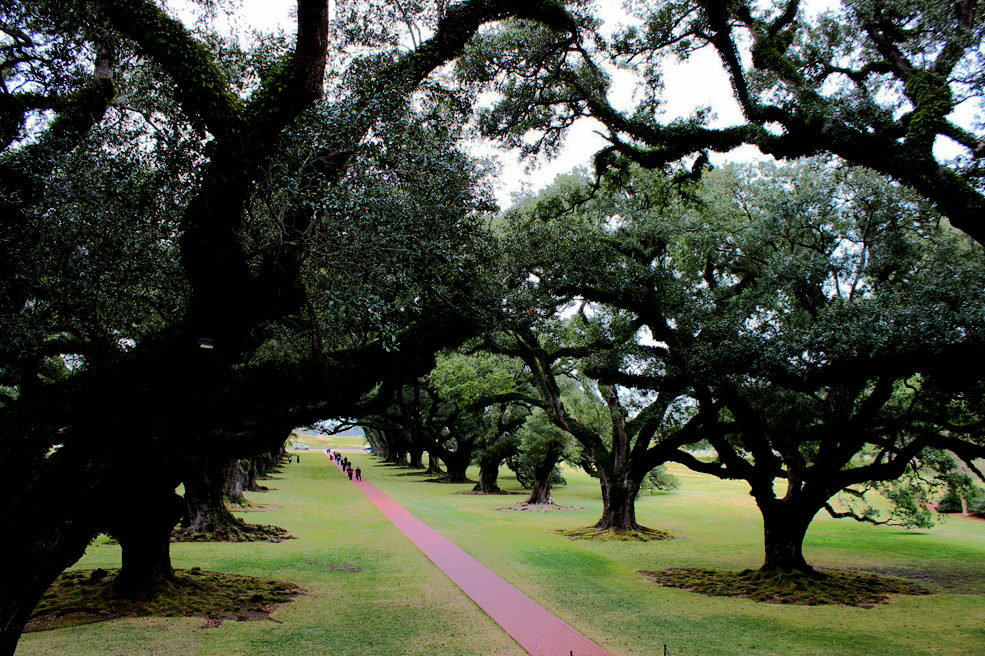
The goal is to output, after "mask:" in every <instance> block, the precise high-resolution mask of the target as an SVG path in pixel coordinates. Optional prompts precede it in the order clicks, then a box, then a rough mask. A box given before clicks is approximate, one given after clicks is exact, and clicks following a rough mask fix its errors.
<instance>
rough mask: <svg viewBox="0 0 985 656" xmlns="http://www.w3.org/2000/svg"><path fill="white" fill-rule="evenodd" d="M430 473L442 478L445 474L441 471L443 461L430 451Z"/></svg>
mask: <svg viewBox="0 0 985 656" xmlns="http://www.w3.org/2000/svg"><path fill="white" fill-rule="evenodd" d="M428 473H429V474H434V475H435V476H441V475H443V474H444V473H445V472H443V471H442V470H441V459H440V458H439V457H438V456H436V455H434V454H433V453H431V452H430V451H428Z"/></svg>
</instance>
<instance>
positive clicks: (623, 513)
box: [595, 469, 642, 531]
mask: <svg viewBox="0 0 985 656" xmlns="http://www.w3.org/2000/svg"><path fill="white" fill-rule="evenodd" d="M599 480H600V482H601V487H602V517H601V518H599V521H598V522H597V523H596V524H595V528H600V529H613V530H625V531H635V530H639V529H641V528H642V527H641V526H640V525H639V524H638V523H636V497H637V495H638V494H639V492H640V482H639V481H634V480H632V479H631V478H629V477H628V476H625V475H623V476H613V475H611V474H607V473H606V472H605V471H604V470H602V469H600V470H599Z"/></svg>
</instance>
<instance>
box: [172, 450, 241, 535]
mask: <svg viewBox="0 0 985 656" xmlns="http://www.w3.org/2000/svg"><path fill="white" fill-rule="evenodd" d="M198 464H199V465H200V466H198V467H193V468H191V469H189V471H188V472H187V473H186V475H185V509H186V516H187V526H186V527H185V528H184V529H183V530H182V533H184V534H191V533H206V534H209V533H215V532H217V531H221V530H223V529H225V528H226V527H229V526H236V527H239V526H241V525H242V522H240V521H239V520H238V519H236V517H234V516H233V514H232V513H230V512H229V509H228V508H227V507H226V503H225V498H224V497H225V495H224V494H223V490H222V488H223V483H224V482H225V480H226V476H225V471H226V468H227V467H228V465H227V464H226V463H221V462H217V461H215V460H207V461H206V460H203V461H202V462H201V463H198Z"/></svg>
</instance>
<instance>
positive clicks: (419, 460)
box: [408, 447, 424, 469]
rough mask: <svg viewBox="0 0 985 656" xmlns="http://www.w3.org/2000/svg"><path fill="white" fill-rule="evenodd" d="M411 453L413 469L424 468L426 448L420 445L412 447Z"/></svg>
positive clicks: (411, 466)
mask: <svg viewBox="0 0 985 656" xmlns="http://www.w3.org/2000/svg"><path fill="white" fill-rule="evenodd" d="M408 454H409V455H410V468H411V469H424V449H423V448H420V447H411V449H410V451H409V452H408Z"/></svg>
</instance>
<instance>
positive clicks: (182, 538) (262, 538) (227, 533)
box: [171, 522, 294, 542]
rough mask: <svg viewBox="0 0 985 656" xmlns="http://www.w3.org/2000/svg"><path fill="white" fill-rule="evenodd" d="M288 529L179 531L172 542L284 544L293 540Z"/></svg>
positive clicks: (258, 527)
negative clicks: (285, 541)
mask: <svg viewBox="0 0 985 656" xmlns="http://www.w3.org/2000/svg"><path fill="white" fill-rule="evenodd" d="M293 539H294V536H293V535H291V534H290V533H288V532H287V529H284V528H281V527H280V526H272V525H269V524H247V523H245V522H243V523H238V524H225V525H221V526H218V527H217V528H216V529H215V530H213V531H208V532H201V531H189V530H187V529H178V530H176V531H175V532H174V534H173V535H172V536H171V541H172V542H282V541H284V540H293Z"/></svg>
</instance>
